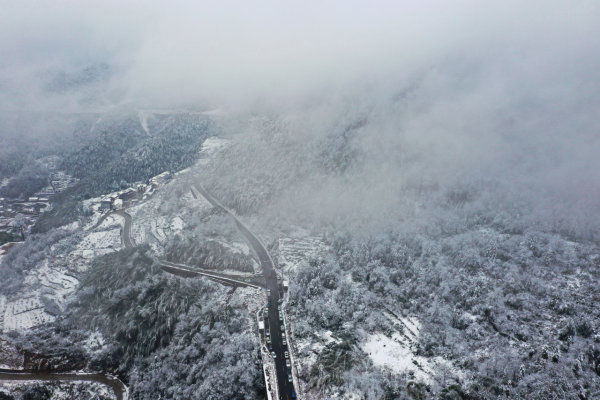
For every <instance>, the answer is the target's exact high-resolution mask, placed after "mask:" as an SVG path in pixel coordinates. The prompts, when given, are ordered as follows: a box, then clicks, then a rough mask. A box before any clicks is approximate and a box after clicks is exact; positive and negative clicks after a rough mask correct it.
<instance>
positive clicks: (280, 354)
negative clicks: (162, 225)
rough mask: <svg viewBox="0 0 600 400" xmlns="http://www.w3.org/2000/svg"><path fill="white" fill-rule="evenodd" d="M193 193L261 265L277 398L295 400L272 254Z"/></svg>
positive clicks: (212, 200)
mask: <svg viewBox="0 0 600 400" xmlns="http://www.w3.org/2000/svg"><path fill="white" fill-rule="evenodd" d="M191 189H192V194H193V195H194V197H195V198H198V194H201V195H202V196H203V197H204V198H205V199H206V200H207V201H208V202H209V203H210V204H212V205H213V206H214V207H216V208H219V209H221V210H222V211H224V212H226V213H227V214H229V216H231V218H233V220H234V221H235V224H236V225H237V228H238V229H239V230H240V232H241V233H242V235H244V237H245V238H246V241H247V242H248V244H250V246H251V247H252V249H253V250H254V253H255V254H256V256H257V257H258V259H259V262H260V265H261V266H262V270H263V274H264V276H265V280H266V283H267V288H268V289H270V291H271V294H270V295H269V298H268V304H269V308H268V309H269V314H268V322H269V331H270V333H271V343H272V350H273V351H274V352H275V355H276V357H275V371H276V374H277V386H278V389H279V398H280V399H285V400H292V399H294V398H295V395H296V394H295V389H294V384H293V382H292V381H291V379H289V378H288V376H289V374H291V373H292V371H291V370H288V368H287V367H286V365H285V357H284V353H285V351H287V350H288V348H287V347H286V346H284V345H283V337H282V332H281V329H282V328H281V327H282V325H280V322H279V313H278V308H279V306H280V304H279V299H280V296H281V293H280V287H279V283H278V281H277V274H276V273H275V264H274V263H273V259H272V258H271V255H270V254H269V252H268V251H267V249H266V247H265V246H264V245H263V244H262V242H261V241H260V239H258V237H256V235H254V234H253V233H252V232H251V231H250V229H248V228H247V227H246V226H245V225H244V224H243V223H242V222H241V221H240V220H239V219H238V218H237V217H236V215H235V214H234V213H233V212H231V211H230V210H229V209H228V208H227V207H225V206H224V205H223V204H221V202H219V201H218V200H217V199H216V198H214V197H213V196H212V195H211V194H210V193H209V192H208V191H207V190H206V189H204V188H203V187H202V186H201V185H198V186H197V187H196V186H194V185H192V186H191Z"/></svg>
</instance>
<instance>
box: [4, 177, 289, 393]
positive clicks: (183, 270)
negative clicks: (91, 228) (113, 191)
mask: <svg viewBox="0 0 600 400" xmlns="http://www.w3.org/2000/svg"><path fill="white" fill-rule="evenodd" d="M191 190H192V194H193V195H194V197H195V198H198V195H202V197H204V198H205V199H206V200H207V201H208V202H209V203H211V204H212V206H213V207H216V208H219V209H221V210H222V211H224V212H226V213H227V214H228V215H229V216H230V217H231V218H232V219H233V220H234V221H235V224H236V226H237V228H238V229H239V231H240V232H241V233H242V235H243V236H244V237H245V239H246V241H247V242H248V244H250V246H251V247H252V249H253V251H254V253H255V254H256V256H257V258H258V260H259V262H260V265H261V267H262V271H263V276H264V279H261V280H260V281H258V280H257V279H256V276H251V277H241V276H234V275H228V274H224V273H218V272H213V271H209V270H202V269H197V268H189V267H188V266H185V265H182V264H175V263H172V262H168V261H163V260H158V259H155V261H156V262H157V263H158V264H159V265H160V266H161V268H162V269H163V270H164V271H165V272H167V273H170V274H173V275H177V276H182V277H195V276H205V277H207V278H209V279H212V280H214V281H216V282H219V283H221V284H224V285H229V286H233V287H237V286H248V287H254V288H258V289H263V288H264V285H265V283H266V287H267V289H269V295H268V299H267V300H268V303H267V310H268V316H267V317H268V318H267V319H268V328H269V329H268V330H269V332H270V336H271V343H272V345H271V346H272V348H271V350H272V351H273V353H274V354H275V359H274V361H275V370H276V374H277V385H278V393H279V398H280V399H285V400H288V399H289V400H292V399H295V398H296V393H295V390H294V385H293V382H292V379H290V377H291V374H292V371H291V370H289V369H288V368H287V367H286V363H285V352H286V351H288V348H287V347H286V346H284V345H283V339H284V335H285V333H283V334H282V331H285V329H284V328H283V324H282V323H280V321H279V307H280V299H281V296H282V293H281V287H280V285H279V282H278V280H277V274H276V273H275V265H274V263H273V259H272V258H271V255H270V254H269V252H268V251H267V249H266V247H265V246H264V245H263V244H262V242H261V241H260V240H259V239H258V237H257V236H256V235H254V234H253V233H252V232H251V231H250V230H249V229H248V228H247V227H246V226H245V225H244V224H243V223H242V222H241V221H240V220H239V219H238V218H237V217H236V215H235V214H234V213H233V212H231V211H230V210H229V209H227V208H226V207H225V206H223V205H222V204H221V203H220V202H219V201H218V200H217V199H215V198H214V197H213V196H212V195H211V194H210V193H209V192H208V191H206V189H204V188H203V187H202V186H200V185H198V188H197V187H196V186H192V187H191ZM116 214H118V215H120V216H122V217H123V218H124V221H125V222H124V224H123V231H122V240H123V245H124V247H126V248H132V247H134V246H135V243H134V241H133V240H132V238H131V224H132V217H131V215H130V214H128V213H127V212H126V211H125V210H119V211H117V212H116ZM105 217H106V215H105V216H104V217H103V218H102V219H101V220H100V221H99V223H98V224H97V225H99V224H100V223H101V222H102V221H103V220H104V218H105ZM0 381H42V382H56V381H67V382H96V383H100V384H103V385H106V386H108V387H110V388H111V389H112V391H113V392H114V394H115V396H116V399H117V400H127V399H128V393H129V392H128V389H127V386H125V384H124V383H123V382H122V381H121V380H119V379H118V378H116V377H113V376H111V375H108V374H102V373H52V372H38V371H21V370H9V369H0Z"/></svg>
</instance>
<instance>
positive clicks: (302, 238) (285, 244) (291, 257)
mask: <svg viewBox="0 0 600 400" xmlns="http://www.w3.org/2000/svg"><path fill="white" fill-rule="evenodd" d="M297 234H298V236H292V237H282V238H280V239H279V241H278V252H277V261H278V264H279V266H280V267H281V268H282V269H283V270H284V271H285V272H295V271H296V269H297V268H298V266H299V265H300V264H301V263H303V262H307V261H308V260H309V259H310V258H311V257H315V256H318V255H319V254H323V253H325V252H326V251H327V250H328V249H329V246H328V245H327V244H326V243H325V242H323V240H322V239H321V238H319V237H317V236H310V235H308V234H306V233H305V232H304V231H298V233H297Z"/></svg>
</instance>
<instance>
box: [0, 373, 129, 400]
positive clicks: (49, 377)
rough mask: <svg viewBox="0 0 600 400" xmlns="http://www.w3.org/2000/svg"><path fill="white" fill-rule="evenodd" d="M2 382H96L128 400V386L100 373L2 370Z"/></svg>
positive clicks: (0, 378) (119, 398) (120, 397)
mask: <svg viewBox="0 0 600 400" xmlns="http://www.w3.org/2000/svg"><path fill="white" fill-rule="evenodd" d="M0 381H42V382H57V381H66V382H96V383H100V384H102V385H105V386H108V387H109V388H110V389H112V391H113V393H114V394H115V397H116V399H117V400H127V399H128V397H129V394H128V390H127V386H125V384H124V383H123V382H122V381H121V380H120V379H119V378H116V377H113V376H111V375H106V374H99V373H81V374H75V373H69V372H65V373H53V372H41V371H40V372H38V371H21V370H10V369H0Z"/></svg>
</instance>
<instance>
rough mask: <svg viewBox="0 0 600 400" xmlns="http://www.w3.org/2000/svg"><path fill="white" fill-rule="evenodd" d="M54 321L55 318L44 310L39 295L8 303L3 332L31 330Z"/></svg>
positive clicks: (5, 309) (5, 310)
mask: <svg viewBox="0 0 600 400" xmlns="http://www.w3.org/2000/svg"><path fill="white" fill-rule="evenodd" d="M51 321H54V316H52V315H50V314H48V313H47V312H46V311H45V310H44V305H43V304H42V303H41V301H40V299H39V297H38V296H37V295H35V294H34V295H33V296H30V297H23V298H19V299H17V300H15V301H10V302H6V306H5V308H4V318H3V327H2V330H3V332H5V333H6V332H9V331H18V330H25V329H30V328H32V327H34V326H37V325H41V324H44V323H47V322H51Z"/></svg>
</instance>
